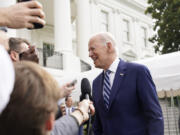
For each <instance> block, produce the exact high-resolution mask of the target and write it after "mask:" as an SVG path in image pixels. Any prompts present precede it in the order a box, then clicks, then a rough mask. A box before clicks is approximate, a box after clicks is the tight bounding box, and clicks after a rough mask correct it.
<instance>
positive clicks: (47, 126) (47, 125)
mask: <svg viewBox="0 0 180 135" xmlns="http://www.w3.org/2000/svg"><path fill="white" fill-rule="evenodd" d="M54 120H55V114H54V113H50V115H49V118H48V119H47V121H46V123H45V129H46V130H47V131H51V130H52V129H53V126H54Z"/></svg>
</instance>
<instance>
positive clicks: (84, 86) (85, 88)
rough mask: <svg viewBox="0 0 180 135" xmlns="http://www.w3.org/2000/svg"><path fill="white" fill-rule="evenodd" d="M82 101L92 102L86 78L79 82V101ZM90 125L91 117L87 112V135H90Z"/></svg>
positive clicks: (89, 86)
mask: <svg viewBox="0 0 180 135" xmlns="http://www.w3.org/2000/svg"><path fill="white" fill-rule="evenodd" d="M83 99H89V100H92V96H91V85H90V82H89V80H88V79H87V78H83V79H82V80H81V96H80V101H82V100H83ZM89 111H90V110H89ZM90 125H91V115H90V112H89V121H88V122H87V127H86V131H87V135H90V128H91V127H90Z"/></svg>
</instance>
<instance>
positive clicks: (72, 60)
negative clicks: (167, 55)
mask: <svg viewBox="0 0 180 135" xmlns="http://www.w3.org/2000/svg"><path fill="white" fill-rule="evenodd" d="M39 1H40V2H41V3H42V4H43V8H44V11H45V13H46V21H47V24H46V26H45V27H44V28H43V29H39V30H27V29H22V30H17V31H15V30H14V33H13V35H14V36H17V37H23V38H26V39H28V40H29V41H30V42H31V43H32V44H34V45H36V46H37V47H38V48H42V50H41V53H40V57H41V64H42V65H44V66H47V67H49V68H50V69H49V70H51V71H52V70H53V69H55V68H56V69H58V70H53V71H52V72H54V73H55V74H56V72H58V73H60V72H61V73H63V72H65V71H68V72H69V71H72V72H74V73H75V72H76V73H78V72H81V71H85V70H89V69H91V68H93V64H92V61H91V60H90V58H89V57H88V39H89V37H90V35H91V34H93V33H96V32H101V31H109V32H111V33H112V34H113V35H114V36H115V38H116V39H117V44H118V49H119V57H120V58H122V59H125V60H127V61H133V60H139V59H143V58H146V57H151V56H153V55H154V50H153V45H152V44H151V43H150V42H149V41H148V38H149V37H151V36H152V34H153V30H152V27H153V22H152V18H151V17H150V16H148V15H145V14H144V11H145V9H146V7H147V1H146V0H39ZM15 2H16V1H15V0H0V5H1V6H7V5H10V4H13V3H15ZM10 34H12V31H10ZM43 50H46V52H45V53H42V51H43ZM53 51H57V52H59V53H54V54H53ZM59 70H61V71H59ZM61 73H60V74H61Z"/></svg>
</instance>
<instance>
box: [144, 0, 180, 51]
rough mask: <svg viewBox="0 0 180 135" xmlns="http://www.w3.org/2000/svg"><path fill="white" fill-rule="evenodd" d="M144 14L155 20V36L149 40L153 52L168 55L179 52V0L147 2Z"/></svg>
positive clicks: (149, 0) (151, 0)
mask: <svg viewBox="0 0 180 135" xmlns="http://www.w3.org/2000/svg"><path fill="white" fill-rule="evenodd" d="M148 4H149V7H148V8H147V9H146V11H145V13H146V14H151V15H152V18H153V19H154V20H155V26H154V30H155V31H157V34H156V35H154V36H153V37H152V38H150V39H149V40H150V41H151V42H152V43H155V51H156V52H161V53H162V54H164V53H170V52H175V51H179V50H180V0H148Z"/></svg>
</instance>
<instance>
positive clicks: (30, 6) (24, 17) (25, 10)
mask: <svg viewBox="0 0 180 135" xmlns="http://www.w3.org/2000/svg"><path fill="white" fill-rule="evenodd" d="M44 17H45V14H44V12H43V10H42V5H41V4H40V3H39V2H38V1H34V0H33V1H28V2H21V3H17V4H15V5H12V6H10V7H7V8H0V18H1V19H0V25H1V26H7V27H9V28H15V29H18V28H30V29H32V28H34V25H33V23H40V24H42V25H45V21H44Z"/></svg>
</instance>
